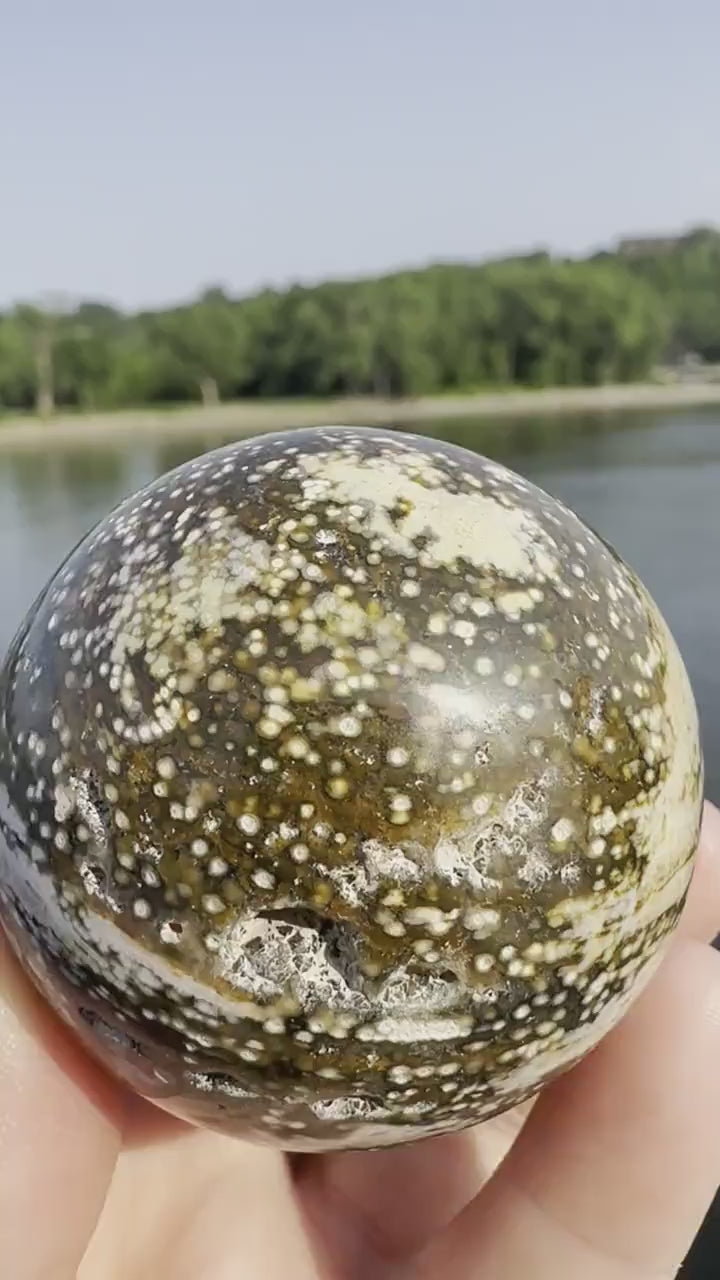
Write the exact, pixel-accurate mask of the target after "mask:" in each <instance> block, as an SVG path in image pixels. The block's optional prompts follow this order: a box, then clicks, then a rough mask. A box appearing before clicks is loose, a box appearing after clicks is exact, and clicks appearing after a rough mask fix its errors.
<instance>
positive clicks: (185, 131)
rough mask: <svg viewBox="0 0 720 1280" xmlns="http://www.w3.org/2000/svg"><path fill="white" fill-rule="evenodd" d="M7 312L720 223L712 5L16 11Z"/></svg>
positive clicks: (0, 260)
mask: <svg viewBox="0 0 720 1280" xmlns="http://www.w3.org/2000/svg"><path fill="white" fill-rule="evenodd" d="M0 7H1V12H0V166H1V167H0V304H1V305H4V304H6V303H7V302H8V301H10V300H12V299H17V298H34V297H37V296H39V295H41V294H43V293H44V292H45V291H50V290H56V291H61V292H65V293H67V294H69V295H71V296H72V297H76V296H78V295H83V296H92V297H96V298H108V299H111V300H115V301H117V302H119V303H121V304H123V305H133V306H134V305H137V304H152V303H162V302H165V301H169V300H174V299H180V298H183V297H186V296H188V295H191V294H192V293H193V292H194V291H196V290H197V289H198V288H200V287H201V286H203V285H208V284H212V283H222V284H224V285H226V286H227V287H229V288H230V289H232V290H233V291H239V292H245V291H249V290H251V289H253V288H255V287H256V286H258V285H261V284H263V283H270V282H272V283H285V282H287V281H288V280H290V279H306V280H307V279H309V280H313V279H317V278H320V277H325V276H328V275H339V274H354V273H366V272H370V271H375V270H382V269H385V268H388V267H393V266H396V265H400V264H408V263H422V262H425V261H427V260H429V259H437V258H445V259H446V258H459V257H473V258H477V257H482V256H485V255H490V254H494V253H498V252H504V251H507V250H514V249H525V248H529V247H534V246H537V245H546V246H549V247H552V248H557V249H561V250H564V251H571V252H574V251H578V250H584V249H586V248H588V247H592V246H595V245H597V244H600V243H605V242H607V241H609V240H612V239H613V238H614V237H615V236H616V235H618V234H620V233H625V232H629V233H634V232H637V231H644V230H652V229H657V230H665V229H668V230H673V229H675V228H681V227H683V226H685V225H687V224H694V223H697V222H720V161H719V160H718V154H719V153H720V144H718V126H719V125H720V6H719V5H718V0H682V3H681V2H680V0H678V2H677V3H670V2H668V0H605V2H604V3H603V2H600V3H598V2H593V0H584V2H583V0H544V2H543V0H514V2H513V0H254V2H249V0H122V2H120V3H118V2H117V0H4V3H2V5H1V6H0Z"/></svg>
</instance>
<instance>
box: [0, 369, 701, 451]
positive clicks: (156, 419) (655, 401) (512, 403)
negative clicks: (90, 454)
mask: <svg viewBox="0 0 720 1280" xmlns="http://www.w3.org/2000/svg"><path fill="white" fill-rule="evenodd" d="M703 405H719V406H720V382H714V383H682V384H680V383H678V384H669V385H664V384H663V385H660V384H654V383H642V384H630V385H622V386H605V387H558V388H543V389H542V390H512V391H502V392H476V393H472V394H467V395H457V396H427V397H424V398H422V399H409V400H382V399H369V398H368V399H352V400H322V401H320V400H318V401H297V400H284V401H239V402H234V403H230V404H222V405H217V406H214V407H212V408H203V407H202V406H201V405H185V406H183V407H182V408H177V409H159V410H155V409H137V410H128V411H122V412H116V413H86V414H58V415H57V417H54V418H52V419H51V420H50V421H48V422H42V421H40V420H39V419H37V418H34V417H30V416H27V417H8V418H4V419H0V450H3V449H22V448H28V449H35V448H44V447H47V446H49V445H65V444H87V445H102V444H104V443H107V444H111V443H114V442H115V441H117V439H118V437H121V436H123V437H127V436H133V435H147V434H148V433H149V434H152V435H154V436H167V437H170V438H173V437H178V436H183V435H193V436H195V435H204V434H207V435H208V436H216V435H228V436H232V435H237V436H243V435H252V434H254V433H256V432H257V433H259V432H261V431H279V430H282V429H284V428H286V427H312V426H329V425H333V424H336V423H339V424H342V425H345V426H377V425H384V426H406V427H411V426H412V425H413V424H414V423H418V424H420V423H424V422H429V421H432V420H433V419H436V418H438V419H439V418H444V419H446V420H447V419H449V418H471V417H478V418H480V417H483V418H499V417H523V416H532V415H534V414H538V415H548V414H551V415H552V414H563V413H616V412H620V411H632V410H643V409H644V410H648V409H657V410H660V411H662V410H669V409H681V408H691V407H693V406H703Z"/></svg>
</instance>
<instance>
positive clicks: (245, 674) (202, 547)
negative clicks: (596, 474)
mask: <svg viewBox="0 0 720 1280" xmlns="http://www.w3.org/2000/svg"><path fill="white" fill-rule="evenodd" d="M0 697H1V700H2V701H1V707H0V823H1V824H2V826H1V830H2V836H1V837H0V894H1V898H0V902H1V913H2V918H3V920H4V923H5V925H6V927H7V929H8V932H9V934H10V935H11V937H12V939H13V941H14V944H15V946H16V948H17V950H18V952H19V954H20V955H21V957H22V959H23V961H24V963H25V964H26V965H27V966H28V968H29V970H30V972H31V973H32V974H33V976H34V979H35V981H36V982H37V983H38V985H39V986H40V987H41V989H42V990H43V991H44V992H45V993H46V995H47V996H48V998H49V1000H50V1001H51V1002H52V1004H53V1005H54V1006H55V1007H56V1008H57V1009H58V1010H59V1011H60V1013H61V1014H62V1016H63V1017H64V1018H65V1019H66V1020H67V1021H69V1022H70V1023H71V1024H72V1025H73V1026H74V1027H75V1028H76V1029H77V1031H78V1032H79V1034H80V1035H81V1036H82V1038H83V1039H84V1041H85V1043H86V1044H88V1045H89V1046H90V1047H91V1048H92V1050H93V1052H95V1053H96V1054H97V1055H98V1056H99V1057H100V1058H101V1059H102V1060H103V1061H104V1062H105V1063H106V1064H107V1065H108V1066H109V1067H110V1068H111V1069H112V1070H113V1071H115V1072H117V1073H118V1074H119V1075H120V1076H121V1077H123V1078H124V1079H125V1080H126V1081H128V1082H129V1083H130V1084H131V1085H133V1086H134V1087H135V1088H137V1089H138V1090H140V1091H141V1092H142V1093H144V1094H145V1095H147V1096H149V1097H152V1098H155V1099H156V1100H157V1101H159V1102H160V1103H161V1104H162V1105H164V1106H166V1107H167V1108H169V1109H170V1110H173V1111H175V1112H177V1113H178V1114H181V1115H185V1116H187V1117H189V1118H191V1119H194V1120H196V1121H198V1122H201V1123H206V1124H211V1125H217V1126H220V1127H221V1128H224V1129H226V1130H227V1131H229V1132H232V1133H237V1134H239V1135H243V1136H247V1137H252V1138H255V1139H257V1140H261V1141H268V1142H272V1143H276V1144H280V1145H282V1146H284V1147H287V1148H294V1149H298V1150H314V1149H324V1148H329V1147H343V1146H374V1145H382V1144H385V1143H393V1142H403V1141H407V1140H411V1139H415V1138H420V1137H423V1136H426V1135H429V1134H433V1133H439V1132H443V1131H446V1130H449V1129H454V1128H458V1127H461V1126H464V1125H467V1124H469V1123H472V1122H474V1121H477V1120H479V1119H483V1118H485V1117H488V1116H490V1115H492V1114H494V1113H496V1112H498V1111H500V1110H502V1109H504V1108H506V1107H509V1106H511V1105H513V1104H514V1103H516V1102H518V1101H520V1100H522V1099H523V1098H525V1097H527V1096H528V1095H529V1094H531V1093H532V1092H534V1091H535V1090H536V1089H537V1088H538V1087H539V1086H540V1085H541V1084H542V1083H543V1081H545V1080H547V1079H549V1078H551V1077H552V1076H553V1075H554V1074H555V1073H556V1072H558V1071H560V1070H562V1069H563V1068H564V1067H566V1066H567V1065H568V1064H570V1063H572V1062H573V1061H575V1060H576V1059H577V1058H578V1057H580V1056H581V1055H582V1054H583V1053H585V1052H586V1051H587V1050H588V1049H589V1048H590V1047H591V1046H592V1045H593V1044H595V1043H596V1042H597V1041H598V1039H599V1038H600V1037H601V1036H602V1035H603V1034H604V1033H605V1031H606V1030H607V1029H608V1028H609V1027H610V1026H611V1025H613V1023H615V1022H616V1021H617V1019H618V1018H619V1016H620V1015H621V1013H622V1012H623V1011H624V1009H625V1008H626V1007H627V1004H628V1002H629V1000H630V999H631V998H632V997H633V995H634V994H635V993H636V992H637V991H638V990H639V989H640V988H641V986H642V984H643V982H644V981H645V980H646V978H647V977H648V976H649V974H650V973H651V972H652V970H653V968H654V967H655V965H656V964H657V962H658V959H659V957H660V956H661V954H662V945H661V944H663V942H664V941H665V940H666V939H667V938H668V936H669V934H670V932H671V931H672V929H673V926H674V925H675V923H676V920H677V917H678V914H679V911H680V908H681V906H682V903H683V900H684V896H685V893H686V890H687V887H688V883H689V879H690V876H691V870H692V862H693V856H694V852H695V848H696V844H697V835H698V828H699V821H700V811H701V791H702V763H701V758H700V751H699V746H698V730H697V719H696V711H695V706H694V702H693V698H692V694H691V692H690V688H689V684H688V681H687V677H686V674H685V670H684V668H683V665H682V662H681V659H680V657H679V655H678V652H677V649H676V647H675V644H674V642H673V640H672V639H671V637H670V635H669V632H668V630H667V628H666V626H665V624H664V622H663V620H662V619H661V617H660V615H659V613H658V611H657V609H656V608H655V606H654V604H653V603H652V601H651V600H650V598H649V597H648V595H647V594H646V592H645V591H644V589H643V587H642V586H641V585H640V583H639V582H638V581H637V579H636V577H635V576H634V575H633V574H632V572H631V571H630V570H629V569H628V568H627V567H625V566H624V565H623V563H622V562H621V561H620V560H619V559H618V557H617V556H616V555H615V553H614V552H613V551H612V549H610V548H609V547H608V546H606V545H605V544H604V543H603V542H602V541H601V540H600V539H599V538H598V537H596V536H595V535H594V534H593V533H591V532H590V531H589V530H588V529H587V528H586V527H585V526H584V525H583V524H582V523H581V522H580V521H579V520H578V519H577V518H576V517H575V516H574V515H572V514H571V513H570V512H568V511H567V510H566V509H565V508H564V507H562V506H561V505H560V504H559V503H557V502H556V501H554V500H553V499H551V498H550V497H548V496H547V495H545V494H543V493H542V492H540V491H539V490H538V489H536V488H534V487H533V486H532V485H530V484H529V483H527V482H526V481H524V480H522V479H521V478H520V477H518V476H516V475H514V474H512V473H511V472H509V471H507V470H505V469H504V468H502V467H500V466H497V465H495V464H493V463H491V462H488V461H487V460H484V459H482V458H479V457H476V456H474V455H471V454H469V453H467V452H464V451H463V450H460V449H456V448H454V447H452V446H446V445H442V444H439V443H436V442H434V441H430V440H425V439H420V438H418V437H414V436H410V435H399V434H394V433H390V432H382V431H376V430H365V431H352V430H346V429H342V428H337V429H333V430H317V431H304V432H288V433H283V434H280V435H274V436H268V437H263V438H260V439H258V440H254V441H249V442H245V443H241V444H238V445H234V446H231V447H230V448H227V449H223V450H220V451H218V452H215V453H212V454H208V455H206V456H205V457H204V458H202V459H200V460H198V461H196V462H193V463H191V464H188V465H187V466H185V467H183V468H181V469H180V470H178V471H176V472H173V473H172V474H170V475H169V476H166V477H164V478H162V479H161V480H159V481H158V482H157V483H155V484H153V485H152V486H151V487H149V488H148V489H146V490H145V491H143V492H142V493H140V494H138V495H136V496H135V497H133V498H131V499H130V500H128V501H127V502H126V503H125V504H124V505H123V506H121V507H120V508H119V509H118V510H116V511H115V512H114V513H113V514H112V515H111V516H110V517H109V518H108V519H107V520H106V521H105V522H104V523H102V524H101V525H100V526H99V527H98V528H97V529H96V530H95V531H94V532H93V533H92V534H91V535H90V536H89V537H88V538H87V539H86V540H85V541H84V542H83V543H82V544H81V546H80V547H79V548H78V549H77V550H76V551H75V552H74V553H73V555H72V556H71V557H70V558H69V560H68V561H67V562H66V563H65V565H64V566H63V567H62V569H61V570H60V571H59V573H58V574H57V576H56V577H55V579H54V580H53V582H52V583H51V584H50V585H49V587H48V588H47V590H46V591H45V593H44V594H43V596H42V597H41V599H40V600H39V602H38V603H37V605H36V606H35V608H34V610H33V611H32V612H31V614H30V616H29V617H28V619H27V621H26V623H25V624H24V626H23V628H22V629H21V631H20V633H19V635H18V637H17V639H16V641H15V643H14V645H13V647H12V650H11V652H10V654H9V656H8V659H7V661H6V664H5V669H4V673H3V676H2V686H1V689H0Z"/></svg>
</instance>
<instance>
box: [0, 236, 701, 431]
mask: <svg viewBox="0 0 720 1280" xmlns="http://www.w3.org/2000/svg"><path fill="white" fill-rule="evenodd" d="M687 352H693V353H696V354H697V355H699V356H701V357H702V358H704V359H707V360H713V361H716V360H720V233H718V232H715V231H712V230H700V231H696V232H692V233H690V234H688V235H686V236H682V237H678V238H677V239H674V240H671V241H669V242H668V241H664V242H654V241H652V240H648V241H640V242H634V243H633V244H632V245H625V246H620V247H619V248H618V249H617V250H616V251H615V252H612V253H610V252H606V253H601V254H596V255H594V256H593V257H590V258H586V259H583V260H565V259H558V258H552V257H550V256H549V255H547V254H544V253H538V254H533V255H530V256H526V257H519V258H511V259H506V260H502V261H493V262H486V263H479V264H457V265H455V264H453V265H444V264H440V265H434V266H429V267H427V268H425V269H423V270H417V271H401V272H396V273H394V274H392V275H386V276H382V277H379V278H375V279H362V280H353V281H336V282H332V283H326V284H321V285H318V286H314V287H300V286H294V287H292V288H288V289H285V290H271V289H267V290H264V291H262V292H260V293H257V294H255V295H254V296H251V297H245V298H232V297H229V296H228V295H227V294H226V293H225V292H224V291H223V290H221V289H211V290H208V291H206V292H204V293H203V294H202V295H201V296H200V297H198V298H197V299H196V300H195V301H193V302H191V303H189V304H187V305H183V306H175V307H170V308H166V309H163V310H156V311H141V312H138V313H136V314H128V313H126V312H122V311H119V310H116V309H115V308H113V307H111V306H107V305H105V304H100V303H95V302H83V303H81V304H80V305H79V306H75V307H73V308H62V307H60V306H57V305H55V306H51V305H46V306H38V305H30V304H28V303H24V304H22V305H18V306H16V307H15V308H14V309H13V310H11V311H8V312H7V313H5V314H3V315H0V409H6V410H17V409H20V410H33V409H34V410H36V411H37V412H39V413H41V414H43V415H45V416H47V415H49V414H51V413H52V412H53V410H54V409H55V408H56V407H59V406H61V407H70V408H77V409H110V408H120V407H123V406H132V405H152V404H162V403H166V404H170V403H179V402H187V401H193V400H196V401H202V402H203V403H205V404H214V403H217V402H218V401H220V400H227V399H234V398H239V397H246V398H248V397H281V396H309V397H322V396H331V395H333V396H335V395H383V396H417V395H423V394H428V393H432V392H443V391H453V390H465V389H474V388H483V387H501V386H510V385H517V386H552V385H557V386H563V385H565V386H568V385H593V384H600V383H606V382H625V381H632V380H635V379H642V378H644V377H647V376H648V374H649V373H650V372H651V370H652V369H653V368H654V367H655V366H656V365H657V364H658V362H660V361H662V360H664V359H667V358H669V357H670V358H675V357H677V356H679V355H682V354H683V353H687Z"/></svg>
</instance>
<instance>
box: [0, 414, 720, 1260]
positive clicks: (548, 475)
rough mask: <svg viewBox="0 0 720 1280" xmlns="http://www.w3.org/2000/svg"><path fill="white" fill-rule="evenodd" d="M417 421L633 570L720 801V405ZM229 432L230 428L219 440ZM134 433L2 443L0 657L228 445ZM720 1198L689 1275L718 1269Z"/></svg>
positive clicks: (711, 792) (202, 438)
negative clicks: (533, 490) (116, 532)
mask: <svg viewBox="0 0 720 1280" xmlns="http://www.w3.org/2000/svg"><path fill="white" fill-rule="evenodd" d="M422 430H423V431H424V432H426V433H428V434H432V435H438V436H441V437H443V438H445V439H450V440H454V441H455V442H456V443H458V444H462V445H464V446H465V447H466V448H470V449H475V450H477V451H478V452H481V453H486V454H489V455H490V456H492V457H494V458H496V459H497V460H499V461H502V462H505V463H508V464H509V465H510V466H512V467H514V468H515V469H516V470H518V471H520V472H522V473H523V474H525V475H526V476H528V477H529V478H530V479H532V480H534V481H535V482H536V483H537V484H540V485H542V486H543V488H545V489H547V490H549V491H550V492H551V493H553V494H555V495H557V497H559V498H562V499H563V500H564V501H565V502H566V503H567V504H568V505H569V506H571V507H573V508H575V510H576V511H577V512H578V513H579V514H580V515H581V516H582V517H583V518H584V519H585V520H586V521H587V522H588V523H589V524H590V525H592V526H593V528H595V529H596V530H597V531H598V532H599V533H601V534H602V535H603V536H605V537H606V538H607V539H608V541H610V542H611V543H613V545H614V546H615V547H616V548H617V550H618V551H619V552H620V553H621V554H622V555H624V556H625V558H626V559H627V560H629V561H630V563H631V564H632V565H633V566H634V567H635V569H636V570H637V572H638V573H639V574H640V576H641V578H642V579H643V580H644V581H645V584H646V585H647V587H648V588H649V590H650V591H651V592H652V593H653V595H654V596H655V599H656V600H657V602H658V604H659V605H660V607H661V609H662V610H663V612H664V614H665V616H666V618H667V620H668V622H669V624H670V626H671V628H672V630H673V631H674V633H675V635H676V638H677V640H678V642H679V644H680V648H681V650H682V652H683V654H684V656H685V660H686V663H687V665H688V668H689V671H690V675H691V678H692V681H693V685H694V688H695V694H696V697H697V701H698V704H699V708H700V714H701V719H702V723H703V735H704V742H705V753H706V767H707V791H708V794H709V795H710V796H711V797H712V798H713V799H715V800H716V801H720V679H719V678H718V651H719V648H720V589H719V580H720V413H718V411H717V409H716V410H713V411H708V412H703V411H693V412H683V413H673V414H662V415H658V414H648V415H633V416H627V415H617V416H604V417H597V416H592V415H588V416H585V417H582V418H580V417H578V418H569V417H567V416H563V417H561V418H558V419H556V420H554V421H553V420H549V419H534V420H532V421H530V420H528V421H526V422H517V423H510V422H508V421H503V422H499V423H492V422H489V421H485V420H482V421H481V420H477V421H465V422H457V421H454V422H452V423H442V422H437V423H434V424H432V426H430V427H428V426H427V425H424V426H423V428H422ZM225 439H227V437H226V438H225ZM224 442H225V440H224V439H221V438H217V439H210V438H208V437H207V436H198V438H197V439H192V438H189V437H187V436H185V437H183V439H182V441H177V442H173V443H168V441H167V440H163V441H157V440H153V439H144V440H141V439H130V440H123V441H122V442H121V443H111V444H108V445H103V446H101V447H97V448H93V447H85V448H84V449H83V450H78V449H74V450H67V451H66V450H63V449H62V448H60V447H53V448H51V449H49V450H48V451H46V452H29V451H18V452H17V453H12V452H3V451H0V599H1V600H2V608H0V653H1V652H3V651H4V649H5V646H6V645H7V644H8V642H9V641H10V639H11V637H12V634H13V632H14V631H15V628H16V626H17V625H18V623H19V622H20V620H21V618H22V616H23V614H24V612H25V610H26V609H27V607H28V606H29V605H30V604H31V602H32V600H33V598H34V596H35V595H36V593H37V592H38V591H39V590H40V589H41V588H42V587H43V585H44V584H45V582H46V580H47V578H48V577H49V575H50V574H51V573H52V572H53V570H54V569H55V568H56V566H57V565H58V563H59V562H60V560H61V558H62V557H63V556H64V555H65V553H66V552H67V551H69V550H70V548H71V547H72V546H73V545H74V543H75V542H77V541H78V540H79V539H80V537H81V536H82V535H83V534H84V533H85V532H86V530H88V529H89V528H90V526H91V525H92V524H94V523H95V521H96V520H98V519H99V518H100V517H102V516H103V515H104V514H105V513H106V512H107V511H108V510H109V509H110V508H111V507H112V506H114V504H115V503H117V502H118V501H119V500H120V499H121V498H122V497H123V496H124V495H125V494H127V493H129V492H131V491H132V490H133V489H135V488H137V487H138V486H140V485H142V484H143V483H145V482H146V481H148V480H150V479H152V478H153V477H155V476H156V475H158V474H159V473H160V472H162V471H164V470H167V469H168V468H169V467H172V466H175V465H177V464H178V463H180V462H182V461H184V460H185V459H186V458H189V457H191V456H192V455H194V454H197V453H201V452H203V451H204V450H206V449H208V448H212V447H214V446H216V445H219V444H222V443H224ZM718 1257H720V1202H719V1203H718V1205H717V1206H716V1208H715V1211H714V1214H712V1215H711V1217H710V1219H709V1221H708V1224H707V1226H706V1228H705V1230H704V1232H703V1233H702V1235H701V1237H700V1239H699V1241H698V1242H697V1245H696V1248H695V1250H694V1251H693V1255H692V1257H691V1260H690V1264H689V1266H688V1269H687V1272H685V1271H683V1275H684V1276H685V1275H686V1276H687V1280H710V1278H711V1277H716V1276H717V1274H718V1266H719V1265H720V1264H719V1263H718Z"/></svg>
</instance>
